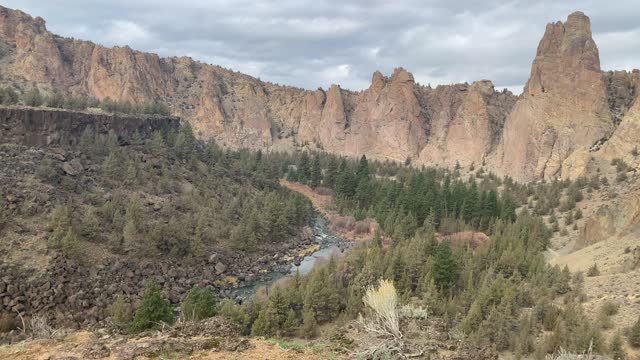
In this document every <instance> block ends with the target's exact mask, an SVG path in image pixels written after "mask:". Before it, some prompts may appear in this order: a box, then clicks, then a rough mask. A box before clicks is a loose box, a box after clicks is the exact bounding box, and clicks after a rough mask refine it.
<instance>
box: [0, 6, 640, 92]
mask: <svg viewBox="0 0 640 360" xmlns="http://www.w3.org/2000/svg"><path fill="white" fill-rule="evenodd" d="M1 5H3V6H6V7H9V8H14V9H16V8H17V9H21V10H23V11H25V12H27V13H29V14H31V15H33V16H40V17H42V18H44V19H45V20H46V22H47V28H48V29H49V30H50V31H52V32H54V33H56V34H59V35H62V36H66V37H74V38H77V39H83V40H91V41H93V42H97V43H99V44H102V45H105V46H116V45H118V46H124V45H129V46H130V47H132V48H134V49H137V50H142V51H148V52H154V53H157V54H160V55H162V56H190V57H192V58H194V59H196V60H199V61H202V62H206V63H210V64H217V65H221V66H223V67H225V68H230V69H233V70H237V71H241V72H243V73H247V74H250V75H252V76H255V77H258V78H260V79H262V80H265V81H270V82H273V83H278V84H286V85H292V86H297V87H302V88H306V89H316V88H318V87H323V88H327V87H329V86H330V85H331V84H340V85H341V87H342V88H345V89H351V90H362V89H365V88H367V87H368V86H369V84H370V82H371V76H372V74H373V72H374V71H376V70H380V71H382V73H383V74H387V75H389V74H390V73H391V72H392V71H393V69H394V68H396V67H399V66H402V67H404V68H405V69H407V70H409V71H410V72H412V73H413V75H414V77H415V79H416V81H417V82H419V83H421V84H423V85H427V84H430V85H432V86H436V85H440V84H443V85H446V84H451V83H457V82H473V81H475V80H481V79H489V80H492V81H493V83H494V84H495V86H496V88H497V89H502V88H509V89H510V90H512V91H514V92H515V93H519V92H521V90H522V87H523V85H524V83H525V82H526V80H527V77H528V76H529V70H530V66H531V62H532V60H533V57H534V56H535V52H536V47H537V45H538V42H539V40H540V38H541V37H542V35H543V34H544V29H545V26H546V24H547V23H549V22H555V21H559V20H562V21H564V20H565V19H566V17H567V15H568V14H570V13H571V12H573V11H576V10H580V11H583V12H585V13H586V14H587V15H588V16H589V17H590V18H591V28H592V32H593V35H594V38H595V41H596V43H597V44H598V47H599V49H600V58H601V64H602V68H603V70H613V69H615V70H631V69H633V68H640V21H638V19H640V7H639V6H637V0H615V1H610V0H608V1H602V0H599V1H596V0H592V1H570V0H560V1H558V0H541V1H530V0H527V1H498V0H482V1H476V0H457V1H456V0H249V1H247V0H181V1H175V0H171V1H168V0H155V1H151V0H137V1H132V0H111V1H96V0H56V1H51V0H17V1H16V0H5V1H3V2H2V4H1Z"/></svg>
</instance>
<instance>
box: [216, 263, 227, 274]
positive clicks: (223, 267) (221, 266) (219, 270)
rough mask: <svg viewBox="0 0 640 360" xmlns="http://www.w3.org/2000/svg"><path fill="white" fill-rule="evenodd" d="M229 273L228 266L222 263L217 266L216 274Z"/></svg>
mask: <svg viewBox="0 0 640 360" xmlns="http://www.w3.org/2000/svg"><path fill="white" fill-rule="evenodd" d="M225 271H227V266H226V265H225V264H223V263H221V262H218V263H217V264H216V274H218V275H220V274H223V273H224V272H225Z"/></svg>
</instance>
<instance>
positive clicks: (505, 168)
mask: <svg viewBox="0 0 640 360" xmlns="http://www.w3.org/2000/svg"><path fill="white" fill-rule="evenodd" d="M613 125H614V124H613V122H612V119H611V114H610V112H609V108H608V102H607V93H606V84H605V76H604V74H603V73H602V72H601V71H600V60H599V55H598V48H597V47H596V44H595V43H594V41H593V39H592V38H591V28H590V21H589V18H588V17H586V16H585V15H584V14H583V13H580V12H577V13H573V14H571V15H569V17H568V18H567V21H566V22H565V23H561V22H557V23H553V24H549V25H547V29H546V32H545V34H544V37H543V38H542V40H541V41H540V44H539V46H538V50H537V54H536V57H535V60H534V61H533V65H532V67H531V75H530V77H529V81H528V82H527V84H526V86H525V88H524V92H523V94H522V96H521V97H520V98H519V99H518V101H517V103H516V105H515V106H514V108H513V111H512V112H511V114H509V117H508V119H507V122H506V124H505V128H504V133H503V138H502V142H501V144H500V147H499V149H498V154H497V164H496V165H497V167H498V168H499V169H501V170H502V172H503V173H505V174H511V175H513V176H515V177H516V178H519V179H523V180H534V179H540V178H553V177H556V176H562V175H564V176H566V175H569V174H567V173H566V171H565V168H564V167H563V165H564V163H565V162H566V161H568V158H570V157H571V156H572V155H573V154H574V153H575V152H580V151H584V150H585V149H589V148H590V147H591V146H592V145H593V144H595V143H596V141H598V140H599V139H601V138H602V137H603V136H605V134H606V133H607V132H609V131H611V130H612V127H613ZM569 161H570V160H569Z"/></svg>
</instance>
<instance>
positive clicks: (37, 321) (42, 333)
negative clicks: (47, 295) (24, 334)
mask: <svg viewBox="0 0 640 360" xmlns="http://www.w3.org/2000/svg"><path fill="white" fill-rule="evenodd" d="M29 331H30V332H31V335H32V336H33V337H34V338H36V339H51V338H53V337H54V336H55V335H56V334H57V333H58V331H57V330H55V329H54V328H53V327H51V325H49V322H48V320H47V318H46V316H44V315H40V314H36V315H33V316H32V317H31V319H30V320H29Z"/></svg>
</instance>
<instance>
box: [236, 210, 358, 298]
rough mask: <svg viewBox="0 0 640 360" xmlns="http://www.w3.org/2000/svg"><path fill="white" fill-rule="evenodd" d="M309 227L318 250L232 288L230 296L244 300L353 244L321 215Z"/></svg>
mask: <svg viewBox="0 0 640 360" xmlns="http://www.w3.org/2000/svg"><path fill="white" fill-rule="evenodd" d="M311 228H312V230H313V236H314V240H315V243H316V244H318V245H319V246H320V248H319V249H318V250H316V251H315V252H313V253H311V254H310V255H307V256H305V257H304V258H303V259H302V260H301V261H299V263H293V262H292V263H291V265H290V267H289V268H288V269H287V268H286V267H285V268H284V269H283V270H281V271H272V272H270V273H267V274H265V275H264V276H262V279H263V280H260V281H255V282H253V283H251V284H250V285H247V286H244V287H239V288H237V289H234V290H233V291H232V292H231V293H232V297H233V298H235V299H236V300H238V301H240V302H241V301H243V300H246V299H248V298H250V297H251V296H253V294H255V292H256V291H257V290H258V289H259V288H261V287H263V286H270V285H273V284H274V283H276V282H277V281H279V280H281V279H283V278H286V277H288V276H293V275H295V273H296V272H297V271H299V272H300V274H301V275H304V274H307V273H309V272H310V271H311V270H313V268H314V267H315V265H316V264H317V263H318V260H319V259H328V258H329V257H330V256H332V255H334V256H340V255H341V254H343V253H344V252H346V251H348V250H349V249H351V247H352V246H353V242H351V241H348V240H345V239H343V238H341V237H339V236H337V235H335V234H334V233H333V232H331V230H330V229H329V224H328V222H327V220H326V219H324V218H323V217H321V216H316V217H315V218H313V220H312V221H311Z"/></svg>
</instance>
